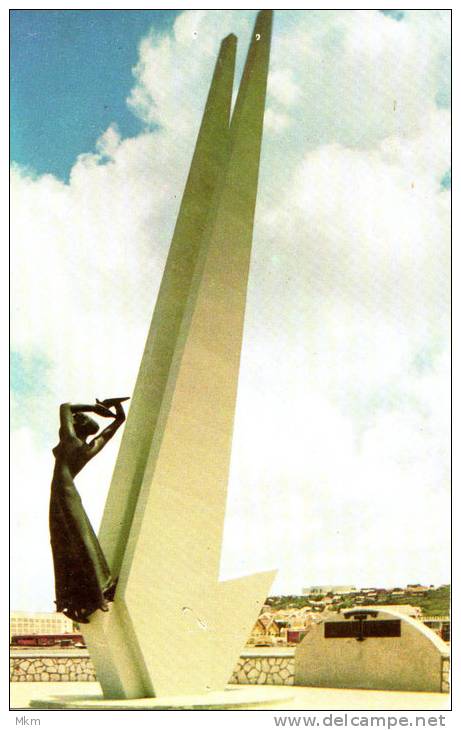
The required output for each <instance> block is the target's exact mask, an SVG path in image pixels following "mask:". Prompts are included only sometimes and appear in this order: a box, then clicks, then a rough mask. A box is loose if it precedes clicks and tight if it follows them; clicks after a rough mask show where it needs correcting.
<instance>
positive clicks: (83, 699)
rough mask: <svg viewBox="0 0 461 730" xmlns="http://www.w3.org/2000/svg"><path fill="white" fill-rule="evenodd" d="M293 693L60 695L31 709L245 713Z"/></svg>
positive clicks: (244, 690)
mask: <svg viewBox="0 0 461 730" xmlns="http://www.w3.org/2000/svg"><path fill="white" fill-rule="evenodd" d="M292 699H293V692H292V691H290V690H287V689H286V688H285V687H228V688H227V689H225V690H223V691H222V692H207V693H206V694H203V695H177V696H172V697H159V698H156V697H145V698H142V699H137V700H106V699H104V697H103V695H102V694H88V695H86V696H85V695H83V696H82V695H72V694H69V695H62V696H60V697H57V696H55V697H50V698H43V699H39V700H38V699H37V700H32V701H31V703H30V706H31V707H34V708H37V709H55V710H246V709H252V708H254V709H258V708H260V707H262V706H264V705H271V706H272V705H274V704H279V703H280V704H286V703H287V702H289V701H291V700H292Z"/></svg>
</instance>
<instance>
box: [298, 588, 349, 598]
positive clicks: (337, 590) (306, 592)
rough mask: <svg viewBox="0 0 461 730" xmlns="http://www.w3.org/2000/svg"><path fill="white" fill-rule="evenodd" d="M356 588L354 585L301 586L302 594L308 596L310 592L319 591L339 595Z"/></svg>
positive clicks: (324, 593)
mask: <svg viewBox="0 0 461 730" xmlns="http://www.w3.org/2000/svg"><path fill="white" fill-rule="evenodd" d="M356 590H357V589H356V587H355V586H310V588H303V596H309V595H310V594H311V593H319V594H322V595H326V594H327V593H336V594H339V595H341V594H342V593H352V592H353V591H356Z"/></svg>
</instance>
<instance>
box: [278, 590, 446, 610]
mask: <svg viewBox="0 0 461 730" xmlns="http://www.w3.org/2000/svg"><path fill="white" fill-rule="evenodd" d="M404 590H405V589H404ZM359 596H361V597H362V602H363V594H361V593H360V591H355V592H354V593H349V594H347V595H345V596H341V600H340V601H338V602H335V603H334V604H332V605H331V609H333V610H335V611H340V610H341V609H342V608H351V607H352V606H357V605H360V602H358V601H357V598H358V597H359ZM323 598H324V596H321V595H319V594H318V593H315V594H311V595H310V596H269V598H268V599H267V600H266V605H268V606H270V607H271V608H273V609H274V610H284V609H300V608H305V607H312V608H313V607H314V606H316V608H317V610H318V609H319V608H320V606H318V605H316V604H318V602H319V601H321V600H322V599H323ZM365 602H366V604H367V605H376V606H380V605H384V604H392V605H398V606H400V605H402V604H406V605H410V606H419V607H420V608H421V611H422V613H423V615H424V616H448V614H449V613H450V586H448V585H445V586H440V587H439V588H435V589H432V590H428V591H424V592H422V593H412V592H411V590H405V592H404V594H403V595H401V596H393V595H391V591H389V592H386V593H382V594H379V596H378V597H376V598H370V597H369V596H366V597H365Z"/></svg>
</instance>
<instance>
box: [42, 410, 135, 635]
mask: <svg viewBox="0 0 461 730" xmlns="http://www.w3.org/2000/svg"><path fill="white" fill-rule="evenodd" d="M125 400H128V399H127V398H107V399H106V400H103V401H99V400H98V399H96V404H95V405H71V404H70V403H63V404H62V405H61V407H60V410H59V415H60V423H61V427H60V429H59V444H58V445H57V446H56V447H55V448H54V449H53V454H54V456H55V459H56V463H55V467H54V472H53V481H52V483H51V499H50V535H51V549H52V552H53V563H54V574H55V587H56V610H57V611H60V612H62V613H64V614H65V615H66V616H68V617H69V618H71V619H73V620H74V621H77V622H79V623H89V616H90V615H91V614H92V613H93V612H94V611H96V610H97V609H98V608H100V609H101V610H102V611H107V610H108V609H109V601H113V600H114V594H115V587H116V580H115V579H114V577H113V576H112V575H111V573H110V569H109V566H108V564H107V562H106V559H105V557H104V554H103V552H102V549H101V546H100V544H99V542H98V538H97V537H96V535H95V532H94V530H93V528H92V527H91V524H90V521H89V519H88V517H87V514H86V512H85V510H84V508H83V505H82V500H81V498H80V495H79V493H78V492H77V490H76V488H75V485H74V477H75V476H76V475H77V474H78V473H79V472H80V471H81V470H82V469H83V467H84V466H85V464H87V463H88V461H90V459H92V458H93V456H96V454H98V453H99V452H100V451H101V449H102V448H103V447H104V446H105V445H106V443H107V442H108V441H109V439H110V438H112V436H113V435H114V434H115V432H116V431H117V429H118V428H119V427H120V426H121V425H122V423H123V422H124V420H125V412H124V410H123V406H122V402H123V401H125ZM112 407H115V413H114V412H112V411H111V410H110V409H111V408H112ZM87 412H92V413H96V414H97V415H98V416H103V417H104V418H113V419H114V420H113V421H112V423H111V424H110V425H109V426H107V428H105V429H104V430H103V431H101V433H99V434H98V435H97V436H95V438H93V439H92V440H91V441H89V442H87V438H89V437H90V436H93V435H95V434H97V432H98V431H99V426H98V424H97V423H96V421H94V420H93V419H92V418H90V417H89V416H87V415H86V413H87Z"/></svg>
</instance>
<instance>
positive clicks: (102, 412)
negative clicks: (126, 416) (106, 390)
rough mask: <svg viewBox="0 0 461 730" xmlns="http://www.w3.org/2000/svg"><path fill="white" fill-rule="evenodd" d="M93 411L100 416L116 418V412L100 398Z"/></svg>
mask: <svg viewBox="0 0 461 730" xmlns="http://www.w3.org/2000/svg"><path fill="white" fill-rule="evenodd" d="M93 411H94V412H95V413H96V414H97V415H98V416H103V417H104V418H114V417H115V414H114V413H112V411H110V410H109V408H107V407H106V406H105V405H104V404H103V403H101V402H100V401H98V400H96V405H95V406H94V408H93Z"/></svg>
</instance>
